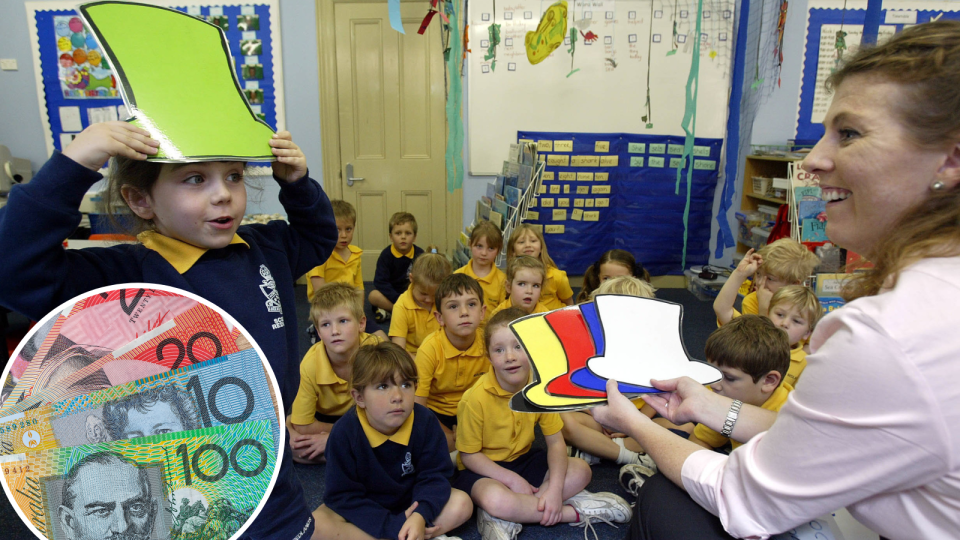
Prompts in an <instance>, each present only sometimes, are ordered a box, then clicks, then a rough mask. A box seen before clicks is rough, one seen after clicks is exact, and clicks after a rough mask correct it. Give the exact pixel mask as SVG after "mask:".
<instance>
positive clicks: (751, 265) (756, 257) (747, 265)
mask: <svg viewBox="0 0 960 540" xmlns="http://www.w3.org/2000/svg"><path fill="white" fill-rule="evenodd" d="M761 264H763V257H761V256H760V254H759V253H756V252H754V250H753V249H750V250H749V251H747V253H746V254H745V255H744V256H743V259H742V260H741V261H740V264H738V265H737V269H736V270H734V272H737V273H738V274H741V275H742V276H743V277H744V278H747V277H750V276H752V275H754V274H756V273H757V270H758V269H759V268H760V265H761Z"/></svg>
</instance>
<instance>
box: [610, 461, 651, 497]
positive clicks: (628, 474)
mask: <svg viewBox="0 0 960 540" xmlns="http://www.w3.org/2000/svg"><path fill="white" fill-rule="evenodd" d="M656 473H657V471H656V469H651V468H649V467H645V466H643V465H634V464H630V465H624V466H623V467H620V474H619V475H618V476H619V477H620V485H621V486H623V489H625V490H626V491H627V493H629V494H631V495H633V496H634V497H636V496H637V493H639V492H640V486H642V485H643V483H644V482H646V480H647V478H650V477H651V476H653V475H654V474H656Z"/></svg>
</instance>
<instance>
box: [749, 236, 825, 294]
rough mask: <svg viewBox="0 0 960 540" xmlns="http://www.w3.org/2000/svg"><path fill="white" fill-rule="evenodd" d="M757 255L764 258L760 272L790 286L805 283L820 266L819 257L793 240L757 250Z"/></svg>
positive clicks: (784, 239)
mask: <svg viewBox="0 0 960 540" xmlns="http://www.w3.org/2000/svg"><path fill="white" fill-rule="evenodd" d="M757 254H758V255H760V256H761V257H763V264H762V265H760V270H761V271H762V272H763V273H764V274H766V275H768V276H773V277H775V278H778V279H780V280H783V281H785V282H787V283H790V284H797V283H803V281H804V280H805V279H807V278H808V277H810V274H812V273H813V269H814V268H816V267H817V265H818V264H820V258H819V257H817V256H816V255H814V254H813V253H811V252H810V250H809V249H807V248H806V247H804V245H803V244H801V243H800V242H797V241H796V240H794V239H792V238H781V239H779V240H777V241H775V242H773V243H770V244H767V245H765V246H763V247H761V248H760V249H759V250H757Z"/></svg>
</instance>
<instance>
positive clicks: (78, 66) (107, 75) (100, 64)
mask: <svg viewBox="0 0 960 540" xmlns="http://www.w3.org/2000/svg"><path fill="white" fill-rule="evenodd" d="M53 28H54V36H53V37H54V38H55V39H56V44H57V50H58V51H59V52H60V57H59V63H58V66H59V69H58V72H57V79H59V81H60V90H61V91H62V92H63V97H64V98H67V99H103V98H115V97H118V96H119V91H118V90H117V81H116V79H115V78H114V76H113V70H112V69H111V68H110V65H109V63H108V62H107V59H106V58H104V57H103V53H102V52H101V51H100V46H99V45H98V44H97V40H96V39H94V36H93V34H91V33H90V31H89V30H88V29H87V28H86V27H84V25H83V21H82V20H81V19H80V17H77V16H75V15H57V16H55V17H53Z"/></svg>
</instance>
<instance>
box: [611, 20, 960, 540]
mask: <svg viewBox="0 0 960 540" xmlns="http://www.w3.org/2000/svg"><path fill="white" fill-rule="evenodd" d="M829 84H830V85H831V86H832V88H833V89H835V94H834V96H833V103H832V104H831V105H830V109H829V111H828V112H827V115H826V118H825V120H824V126H825V128H826V132H825V134H824V135H823V138H822V139H820V142H819V143H817V145H816V147H815V148H814V149H813V151H812V152H811V153H810V155H809V156H808V157H807V158H806V159H805V160H804V163H803V168H804V169H805V170H807V171H810V172H812V173H816V174H817V175H819V177H820V187H821V188H822V190H823V198H824V200H826V201H828V202H827V235H828V236H829V237H830V239H831V240H832V241H833V242H835V243H836V244H838V245H840V246H843V247H845V248H847V249H849V250H851V251H854V252H856V253H859V254H862V255H864V256H865V257H866V258H868V259H869V260H870V261H873V263H874V265H875V266H874V268H873V269H871V270H868V271H867V272H866V273H865V274H862V276H861V277H860V278H858V279H856V280H855V281H853V282H852V283H851V284H850V286H848V287H847V288H846V289H845V291H844V296H845V298H846V299H847V300H848V304H847V305H846V306H844V307H843V308H841V309H839V310H837V311H835V312H833V313H831V314H829V315H827V316H826V317H825V318H823V319H822V320H821V321H820V323H819V324H818V325H817V327H816V330H815V332H814V333H813V336H812V337H811V340H810V347H811V350H812V351H813V353H812V354H811V355H810V356H809V357H808V361H809V363H808V366H807V369H806V371H804V373H803V378H802V379H801V380H800V382H799V383H798V385H797V388H796V390H795V391H794V392H793V393H792V394H791V396H790V398H789V400H788V401H787V404H786V405H785V406H784V407H783V409H781V410H780V414H779V417H777V416H776V415H775V413H771V412H769V411H765V410H762V409H759V408H757V407H751V406H748V405H744V406H743V408H742V409H741V410H740V411H739V414H737V413H736V411H735V407H732V405H733V403H732V401H731V400H730V399H729V398H725V397H723V396H719V395H717V394H714V393H713V392H710V391H709V390H707V389H706V388H704V387H703V386H701V385H698V384H697V383H696V382H694V381H693V380H691V379H674V380H670V381H658V382H656V383H655V386H656V387H657V388H659V389H661V390H665V391H667V392H668V393H666V394H661V395H658V396H656V397H650V398H646V399H647V400H648V401H647V402H648V403H650V404H651V405H652V406H653V407H654V408H655V409H656V410H657V411H658V412H660V414H662V415H663V416H665V417H666V418H668V419H669V420H671V421H673V422H674V423H677V424H682V423H684V422H688V421H694V422H701V423H703V424H706V425H707V426H708V427H710V428H713V429H715V430H717V431H721V430H722V429H723V428H724V427H725V422H726V427H727V428H730V426H731V424H732V435H731V436H732V438H733V439H735V440H738V441H748V440H749V442H747V443H746V444H744V445H743V446H741V447H739V448H738V449H737V450H735V451H733V453H731V454H730V455H729V456H725V455H723V454H719V453H716V452H712V451H709V450H704V449H703V448H701V447H699V446H697V445H695V444H693V443H691V442H689V441H686V440H684V439H682V438H680V437H677V436H675V435H673V434H672V433H670V432H669V431H667V430H665V429H663V428H661V427H660V426H658V425H657V424H655V423H653V422H651V421H650V420H649V419H648V418H646V416H644V415H641V414H638V413H637V408H636V406H634V405H632V404H630V402H629V401H627V400H626V399H625V398H624V397H623V396H622V395H620V393H619V392H617V390H616V384H615V383H614V382H612V381H610V382H609V384H608V385H607V391H608V393H609V404H608V405H607V406H605V407H601V408H598V409H596V410H595V413H594V418H595V419H596V420H597V421H598V422H600V423H601V424H603V425H605V426H607V427H609V428H611V429H613V430H615V431H621V432H624V433H626V434H627V435H629V436H630V437H633V438H634V439H635V440H636V441H637V442H639V443H640V444H641V445H642V446H643V447H644V448H645V449H647V451H648V452H649V454H650V455H651V456H652V457H653V459H654V460H655V461H656V462H657V464H658V466H659V469H660V472H661V474H660V475H656V476H654V477H652V478H650V479H649V480H647V481H646V483H645V484H644V485H643V487H642V488H641V490H640V494H639V496H638V502H637V507H636V511H635V512H634V521H633V523H632V526H631V531H630V536H631V538H658V539H660V538H729V537H730V536H734V537H738V538H743V537H745V538H765V537H767V536H769V535H771V534H775V533H779V532H783V531H787V530H790V529H791V528H793V527H796V526H798V525H800V524H802V523H805V522H807V521H809V520H812V519H814V518H816V517H818V516H822V515H824V514H827V513H829V512H831V511H834V510H836V509H838V508H841V507H847V508H848V509H849V511H850V513H851V514H852V515H853V516H854V517H855V518H857V519H858V520H859V521H860V522H861V523H863V524H864V525H866V526H867V527H869V528H870V529H872V530H874V531H876V532H877V533H879V534H881V535H882V536H884V537H888V538H891V539H900V538H903V539H913V538H956V537H957V536H958V535H960V21H937V22H931V23H926V24H920V25H917V26H913V27H910V28H906V29H905V30H904V31H903V32H901V33H899V34H897V35H896V36H894V37H893V38H892V39H890V40H889V41H887V42H886V43H884V44H883V45H879V46H876V47H872V48H866V47H864V48H863V49H861V50H860V51H859V52H858V53H857V54H856V55H855V56H854V57H853V58H851V59H850V60H849V61H848V62H847V63H846V64H845V65H843V67H841V68H840V69H839V70H838V71H836V72H835V73H834V74H833V75H832V76H831V77H830V79H829ZM774 420H775V421H776V422H775V423H774ZM684 491H686V493H684Z"/></svg>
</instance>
